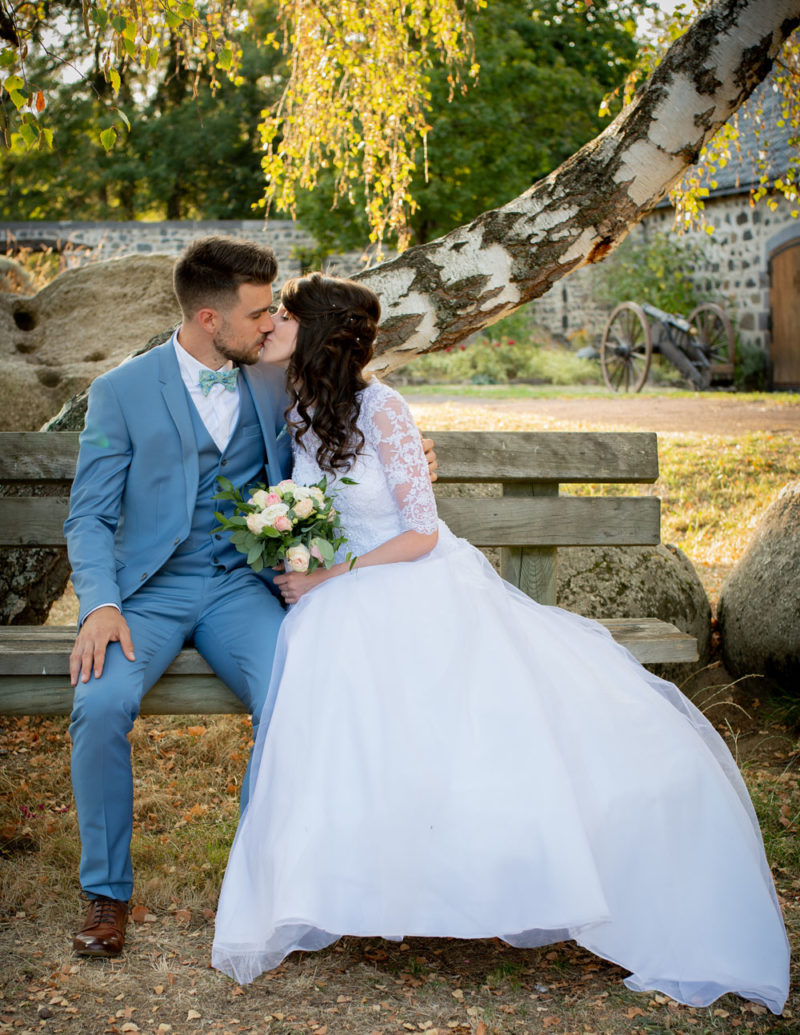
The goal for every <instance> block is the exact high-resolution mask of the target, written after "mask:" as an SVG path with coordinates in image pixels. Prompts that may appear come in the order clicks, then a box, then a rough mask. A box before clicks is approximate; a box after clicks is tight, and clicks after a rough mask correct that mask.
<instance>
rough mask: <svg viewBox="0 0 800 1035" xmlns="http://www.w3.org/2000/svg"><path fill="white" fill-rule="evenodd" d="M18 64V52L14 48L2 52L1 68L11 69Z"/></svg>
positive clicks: (0, 58)
mask: <svg viewBox="0 0 800 1035" xmlns="http://www.w3.org/2000/svg"><path fill="white" fill-rule="evenodd" d="M16 62H17V51H16V49H15V48H14V47H8V48H6V49H4V50H3V51H0V68H11V66H12V65H15V64H16Z"/></svg>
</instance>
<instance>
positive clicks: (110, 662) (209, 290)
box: [65, 237, 290, 956]
mask: <svg viewBox="0 0 800 1035" xmlns="http://www.w3.org/2000/svg"><path fill="white" fill-rule="evenodd" d="M277 271H278V268H277V263H276V261H275V256H274V255H273V253H272V251H271V250H270V249H268V248H263V247H259V246H257V245H254V244H250V243H246V242H240V241H235V240H231V239H226V238H220V237H216V238H214V237H212V238H206V239H204V240H200V241H197V242H195V243H194V244H193V245H191V246H190V247H189V248H188V249H187V251H186V252H185V253H184V255H183V256H182V257H181V258H180V259H179V261H178V263H177V265H176V267H175V280H174V283H175V293H176V295H177V297H178V302H179V304H180V307H181V311H182V313H183V322H182V323H181V326H180V327H179V328H178V330H177V331H176V333H175V334H174V335H173V337H172V338H171V340H170V341H168V342H166V343H165V344H164V345H161V346H159V347H157V348H154V349H152V350H150V351H149V352H147V353H145V354H143V355H141V356H137V357H136V358H134V359H132V360H130V361H128V362H126V363H123V364H122V366H120V367H117V368H116V369H114V370H111V371H109V372H108V373H106V374H104V375H103V376H102V377H100V378H98V379H97V380H96V381H95V382H94V384H93V385H92V387H91V390H90V393H89V409H88V413H87V416H86V426H85V429H84V431H83V433H82V434H81V440H80V442H81V444H80V454H79V458H78V467H77V473H76V475H75V482H74V485H73V490H72V496H71V499H70V514H69V518H68V519H67V522H66V524H65V534H66V538H67V546H68V550H69V558H70V563H71V565H72V570H73V575H72V580H73V583H74V585H75V591H76V593H77V595H78V599H79V601H80V615H79V623H80V624H79V628H80V631H79V633H78V637H77V639H76V642H75V646H74V648H73V651H72V654H71V657H70V674H71V680H72V685H73V686H74V687H75V697H74V707H73V712H72V721H71V725H70V736H71V738H72V744H73V749H72V783H73V789H74V793H75V802H76V806H77V812H78V823H79V827H80V835H81V848H82V854H81V865H80V880H81V886H82V888H83V890H84V892H85V893H86V895H87V897H88V898H89V899H90V907H89V912H88V915H87V917H86V920H85V923H84V925H83V927H82V928H81V929H80V931H78V932H77V933H76V934H75V936H74V940H73V947H74V949H75V951H76V952H77V953H79V954H80V955H84V956H115V955H117V954H119V953H120V952H121V951H122V947H123V943H124V936H125V926H126V922H127V915H128V906H127V902H128V899H129V898H130V895H131V891H132V888H133V872H132V866H131V857H130V841H131V831H132V821H133V780H132V774H131V761H130V745H129V743H128V739H127V734H128V733H129V731H130V730H131V728H132V726H133V722H134V720H135V718H136V717H137V715H138V713H139V705H140V702H141V699H142V697H143V696H144V694H145V693H146V692H147V691H148V690H149V689H150V687H151V686H152V685H153V683H155V682H156V680H157V679H158V678H159V677H160V676H161V674H162V673H163V672H164V670H165V669H166V668H167V666H168V665H169V664H170V662H171V661H172V660H173V659H174V657H175V656H176V655H177V653H178V652H179V651H180V649H181V648H182V647H183V646H184V644H186V643H192V644H194V646H195V647H196V648H197V649H198V651H199V652H200V653H201V654H202V655H203V657H204V658H205V659H206V660H207V661H208V662H209V664H210V665H211V667H212V668H213V669H214V671H215V672H216V673H217V675H219V676H220V678H221V679H222V680H224V682H225V683H226V684H227V685H228V686H229V687H230V689H231V690H232V691H233V692H234V693H235V694H236V695H237V696H238V697H239V698H240V699H241V700H242V701H243V702H244V704H245V705H246V706H247V708H248V710H249V711H250V713H251V715H252V716H253V725H254V727H255V725H256V723H257V722H258V718H259V715H260V712H261V708H262V705H263V703H264V695H265V693H266V688H267V684H268V682H269V673H270V670H271V668H272V655H273V650H274V646H275V641H276V637H277V634H278V628H279V626H280V623H281V619H282V617H283V608H282V606H281V604H280V603H279V601H278V599H277V597H276V596H275V595H273V593H272V592H270V578H271V573H266V574H262V575H256V574H255V573H254V572H253V571H252V570H251V569H250V568H248V566H247V564H246V563H245V559H244V556H243V555H242V554H240V553H237V551H236V550H235V549H234V548H233V546H231V544H230V542H229V541H228V540H227V538H223V537H221V536H220V535H216V536H213V537H212V536H211V535H210V530H211V529H212V527H213V526H214V525H215V524H216V521H215V518H214V509H215V507H219V504H218V503H214V502H212V496H213V495H214V493H215V492H216V479H217V476H218V475H220V474H224V475H225V476H226V477H227V478H229V479H230V480H231V481H232V482H233V483H234V484H236V485H246V484H253V483H256V482H263V481H265V480H266V481H268V482H269V483H273V484H274V483H275V482H277V481H280V479H281V478H282V477H284V475H286V474H288V472H289V464H290V449H289V440H288V436H287V435H286V434H285V432H284V433H283V434H281V432H282V431H283V429H284V417H283V413H284V409H285V406H286V400H285V397H284V383H285V382H284V378H285V373H284V371H282V370H278V369H276V368H271V367H269V366H267V365H266V364H260V363H259V362H258V360H259V357H260V355H261V348H262V346H263V344H264V340H265V336H266V335H267V334H268V333H269V332H270V331H271V330H272V329H273V321H272V317H271V316H270V306H271V305H272V283H273V281H274V280H275V277H276V275H277ZM265 457H266V470H265ZM242 786H243V789H245V790H246V788H247V779H246V777H245V780H244V781H243V785H242Z"/></svg>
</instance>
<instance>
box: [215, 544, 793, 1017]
mask: <svg viewBox="0 0 800 1035" xmlns="http://www.w3.org/2000/svg"><path fill="white" fill-rule="evenodd" d="M270 713H271V720H270V721H269V722H268V721H267V720H268V719H269V718H270ZM261 726H262V729H261V732H260V734H259V739H258V741H257V743H256V746H255V755H254V762H253V766H252V769H251V772H252V778H251V781H252V782H251V793H250V800H249V804H248V806H247V808H246V811H245V813H244V815H243V817H242V821H241V823H240V826H239V829H238V831H237V834H236V838H235V841H234V844H233V848H232V850H231V855H230V860H229V863H228V869H227V872H226V874H225V880H224V884H223V888H222V893H221V897H220V903H219V908H218V912H217V920H216V936H215V940H214V947H213V955H212V962H213V965H214V966H215V967H217V968H218V969H220V970H222V971H224V972H225V973H227V974H230V975H231V976H232V977H234V978H236V980H237V981H239V982H240V983H246V982H249V981H252V980H253V979H254V978H255V977H257V975H258V974H260V973H261V972H263V971H264V970H268V969H270V968H272V967H275V966H277V965H278V964H279V963H280V962H281V960H283V959H284V958H285V956H286V955H287V954H288V953H290V952H292V951H294V950H296V949H304V950H313V949H321V948H323V947H324V946H326V945H329V944H331V943H332V942H334V941H335V940H336V939H337V938H338V937H340V936H341V935H345V934H347V935H363V936H378V935H379V936H383V937H386V938H402V937H404V936H412V935H420V936H428V937H430V936H447V937H458V938H485V937H495V936H497V937H500V938H502V939H503V940H505V941H506V942H508V943H510V944H511V945H514V946H520V947H530V946H540V945H545V944H548V943H551V942H555V941H561V940H565V939H574V940H575V941H576V942H578V944H580V945H582V946H584V947H585V948H587V949H589V950H591V951H592V952H594V953H596V954H597V955H598V956H601V957H603V958H605V959H607V960H611V961H613V962H614V963H617V964H619V965H620V966H622V967H624V968H626V969H627V970H629V971H630V972H631V974H630V977H628V978H627V979H626V984H627V985H628V987H630V988H632V989H636V990H645V989H648V990H657V991H660V992H663V993H664V994H666V995H669V996H671V997H672V998H674V999H676V1000H678V1001H680V1002H683V1003H687V1004H690V1005H693V1006H704V1005H707V1004H708V1003H710V1002H712V1001H713V1000H714V999H716V998H717V997H718V996H720V995H722V994H723V993H725V992H737V993H739V994H740V995H742V996H744V997H746V998H748V999H752V1000H755V1001H756V1002H759V1003H763V1004H764V1005H766V1006H768V1007H769V1008H770V1009H771V1010H772V1011H774V1012H775V1013H779V1012H780V1011H781V1009H782V1007H783V1004H784V1002H785V999H786V996H787V992H788V981H789V977H788V970H789V950H788V943H787V939H786V933H785V929H784V925H783V920H782V918H781V912H780V907H779V905H778V901H777V898H776V894H775V890H774V886H773V882H772V878H771V875H770V871H769V868H768V865H767V862H766V859H765V856H764V849H763V845H762V841H761V835H760V832H759V828H758V823H757V821H756V818H755V814H754V812H753V808H752V805H751V803H750V799H749V797H748V795H747V791H746V789H745V786H744V783H743V781H742V779H741V776H740V775H739V772H738V770H737V768H736V765H735V763H734V761H733V758H732V757H731V755H730V752H729V751H728V749H727V748H726V746H725V744H724V743H723V741H722V739H721V738H720V737H719V735H718V734H717V733H716V732H715V731H714V729H713V728H712V727H711V725H710V724H709V723H708V721H707V720H706V719H705V718H704V717H703V716H702V715H701V713H700V712H699V711H698V710H697V709H696V708H695V707H694V706H693V705H692V704H691V703H690V702H689V701H688V700H687V699H686V698H685V697H684V696H683V695H682V694H681V693H680V692H679V691H678V690H677V689H676V688H675V687H674V686H673V685H672V684H671V683H667V682H665V681H664V680H661V679H658V678H657V677H656V676H653V675H652V674H651V673H649V672H647V670H646V669H644V668H642V666H641V665H639V663H638V662H637V661H636V660H635V659H634V658H633V657H632V656H631V655H630V654H629V652H628V651H627V650H625V649H624V648H623V647H620V646H619V645H618V644H616V643H615V642H614V640H613V639H612V638H611V637H610V635H609V634H608V633H607V631H606V630H605V629H604V628H603V627H602V626H600V625H598V624H597V623H595V622H592V621H589V620H587V619H584V618H581V617H579V616H577V615H574V614H571V613H570V612H567V611H563V610H561V609H559V608H555V607H546V606H542V605H539V604H536V603H535V602H533V601H532V600H530V599H529V598H528V597H526V596H525V595H524V594H522V593H520V592H519V591H518V590H516V589H514V588H513V587H511V586H509V585H508V583H505V582H503V580H502V579H500V578H499V577H498V576H497V575H496V574H495V572H494V571H493V570H492V568H491V567H490V565H489V564H488V563H487V562H486V560H485V558H484V557H483V556H482V555H481V554H480V553H479V552H478V551H477V550H475V549H474V548H473V547H471V546H470V545H469V544H468V543H466V542H464V541H463V540H459V539H456V538H455V537H454V536H453V535H452V533H450V532H449V530H448V529H447V528H446V527H445V526H442V528H441V531H440V538H439V543H438V545H437V547H436V549H435V550H433V551H432V552H431V553H430V554H428V555H427V556H426V557H424V558H421V559H420V560H418V561H415V562H412V563H405V564H392V565H382V566H378V567H373V568H365V569H363V570H360V571H355V572H353V573H350V574H348V575H345V576H341V577H339V578H336V579H332V580H331V581H330V582H328V583H325V584H323V585H322V586H320V587H319V588H317V589H315V590H313V591H312V592H311V593H309V594H308V596H306V597H304V598H303V599H302V600H301V601H300V603H299V604H298V605H296V606H295V607H294V608H292V609H291V611H290V613H289V614H288V615H287V617H286V620H285V621H284V623H283V628H282V632H281V637H280V641H279V645H278V650H277V653H276V658H275V666H274V669H273V674H272V682H271V686H270V692H269V696H268V700H267V705H266V709H265V714H264V718H263V720H262V724H261ZM267 727H268V729H267Z"/></svg>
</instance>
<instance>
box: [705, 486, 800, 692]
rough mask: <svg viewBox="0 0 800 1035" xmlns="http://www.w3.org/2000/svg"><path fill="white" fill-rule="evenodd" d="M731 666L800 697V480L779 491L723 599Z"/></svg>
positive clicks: (727, 659)
mask: <svg viewBox="0 0 800 1035" xmlns="http://www.w3.org/2000/svg"><path fill="white" fill-rule="evenodd" d="M719 627H720V635H721V638H722V656H723V660H724V662H725V667H726V668H727V669H728V671H729V672H730V673H731V674H732V675H734V676H737V677H741V676H745V675H750V674H755V675H762V676H767V677H769V678H770V679H771V680H773V681H774V682H775V683H777V684H778V686H780V687H781V688H782V689H783V690H785V691H787V692H789V693H791V694H793V695H795V696H797V697H800V481H796V482H789V483H788V485H784V487H783V488H782V489H781V491H780V492H779V493H778V497H777V499H776V500H775V501H774V502H773V503H772V504H771V505H770V506H769V507H768V508H767V510H766V511H765V512H764V515H763V516H762V518H761V520H760V521H759V523H758V525H757V526H756V529H755V532H754V533H753V537H752V539H751V540H750V543H749V545H748V547H747V550H746V551H745V553H744V556H743V557H742V558H741V560H740V561H739V563H738V564H737V565H736V567H735V568H734V569H733V572H732V573H731V575H730V576H729V578H728V580H727V581H726V582H725V585H724V586H723V587H722V593H721V596H720V602H719Z"/></svg>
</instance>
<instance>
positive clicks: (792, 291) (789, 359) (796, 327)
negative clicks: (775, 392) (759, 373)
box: [769, 240, 800, 388]
mask: <svg viewBox="0 0 800 1035" xmlns="http://www.w3.org/2000/svg"><path fill="white" fill-rule="evenodd" d="M770 271H771V277H770V310H771V315H772V342H771V344H770V349H769V352H770V360H771V363H772V383H773V386H774V387H775V388H800V240H796V241H792V242H791V243H789V244H787V245H785V246H784V247H783V248H780V249H779V250H778V251H776V252H774V253H773V255H772V258H771V259H770Z"/></svg>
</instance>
